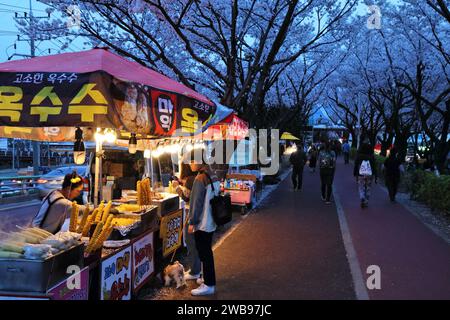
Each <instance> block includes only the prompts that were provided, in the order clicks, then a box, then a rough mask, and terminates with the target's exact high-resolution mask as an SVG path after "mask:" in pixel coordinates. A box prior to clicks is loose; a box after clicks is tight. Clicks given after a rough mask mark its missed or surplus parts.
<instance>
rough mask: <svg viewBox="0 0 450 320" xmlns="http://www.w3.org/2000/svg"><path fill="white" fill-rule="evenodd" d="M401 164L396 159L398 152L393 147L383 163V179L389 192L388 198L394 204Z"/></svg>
mask: <svg viewBox="0 0 450 320" xmlns="http://www.w3.org/2000/svg"><path fill="white" fill-rule="evenodd" d="M401 165H402V162H401V161H400V159H399V158H398V151H397V149H396V148H395V147H394V148H392V149H391V152H390V153H389V156H388V157H387V159H386V160H385V161H384V165H383V166H384V178H385V181H386V186H387V188H388V191H389V198H390V199H391V201H392V202H395V196H396V195H397V190H398V184H399V183H400V166H401Z"/></svg>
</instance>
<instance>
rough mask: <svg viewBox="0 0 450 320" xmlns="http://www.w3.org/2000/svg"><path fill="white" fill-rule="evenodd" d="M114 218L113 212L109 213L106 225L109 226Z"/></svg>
mask: <svg viewBox="0 0 450 320" xmlns="http://www.w3.org/2000/svg"><path fill="white" fill-rule="evenodd" d="M113 219H114V215H113V214H110V215H108V219H106V222H105V227H108V228H109V227H110V226H111V224H112V222H113Z"/></svg>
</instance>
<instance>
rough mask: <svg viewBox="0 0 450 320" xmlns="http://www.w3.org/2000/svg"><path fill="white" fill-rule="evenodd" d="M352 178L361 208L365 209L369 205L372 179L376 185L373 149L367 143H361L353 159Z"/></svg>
mask: <svg viewBox="0 0 450 320" xmlns="http://www.w3.org/2000/svg"><path fill="white" fill-rule="evenodd" d="M353 176H354V177H355V178H356V182H357V183H358V189H359V198H360V199H361V208H365V207H367V206H368V205H369V198H370V188H371V186H372V180H373V178H374V177H375V183H377V167H376V162H375V156H374V153H373V148H372V147H371V146H370V144H369V143H363V144H362V145H361V147H360V148H359V150H358V153H357V155H356V159H355V167H354V169H353Z"/></svg>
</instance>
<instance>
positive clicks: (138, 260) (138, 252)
mask: <svg viewBox="0 0 450 320" xmlns="http://www.w3.org/2000/svg"><path fill="white" fill-rule="evenodd" d="M153 256H154V247H153V232H151V233H148V234H146V235H145V236H143V237H142V238H140V239H139V240H137V241H136V242H134V243H133V290H134V291H137V290H138V289H139V288H140V287H141V286H142V285H143V284H144V283H145V282H146V281H147V279H148V278H149V277H150V276H151V275H152V273H153V272H154V271H155V262H154V259H153Z"/></svg>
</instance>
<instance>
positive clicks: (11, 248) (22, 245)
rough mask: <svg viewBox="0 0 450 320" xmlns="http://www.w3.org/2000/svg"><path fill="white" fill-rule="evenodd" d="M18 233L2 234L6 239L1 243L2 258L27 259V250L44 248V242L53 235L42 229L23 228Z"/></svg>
mask: <svg viewBox="0 0 450 320" xmlns="http://www.w3.org/2000/svg"><path fill="white" fill-rule="evenodd" d="M19 229H20V231H18V232H11V233H6V232H1V233H3V234H5V235H6V238H5V239H4V240H2V241H0V258H10V259H19V258H24V257H25V258H27V259H28V257H27V248H29V247H32V248H34V247H38V246H41V247H44V245H42V244H41V243H42V241H45V240H46V239H48V238H49V237H50V236H52V234H51V233H49V232H48V231H45V230H43V229H40V228H21V227H19Z"/></svg>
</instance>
